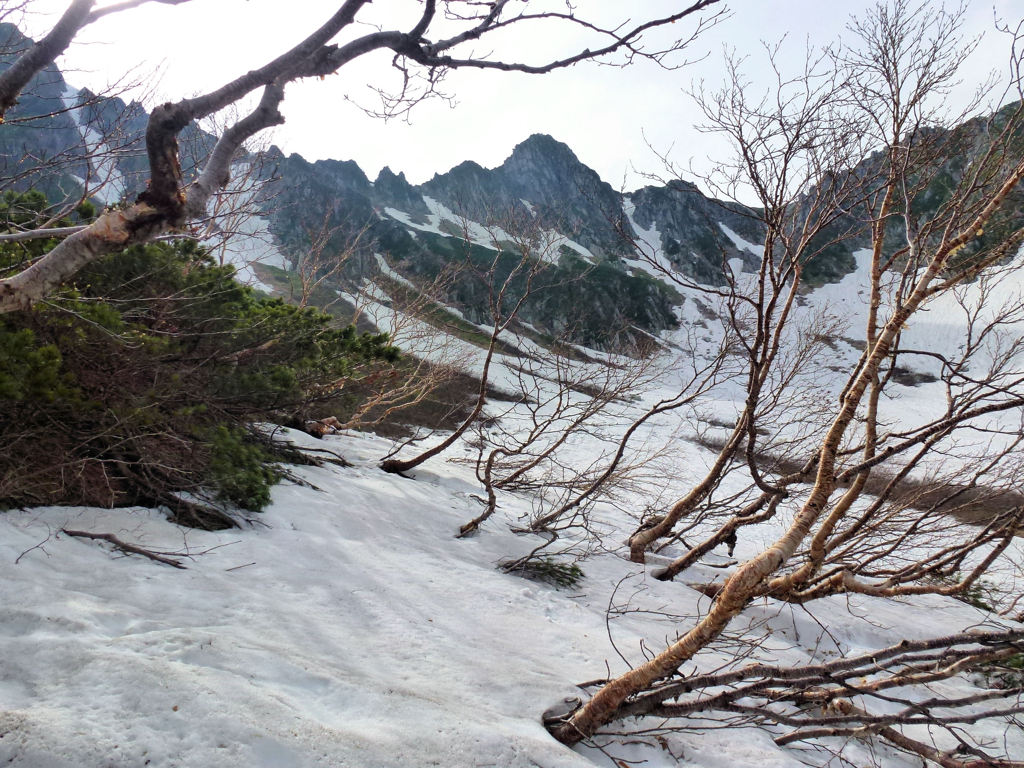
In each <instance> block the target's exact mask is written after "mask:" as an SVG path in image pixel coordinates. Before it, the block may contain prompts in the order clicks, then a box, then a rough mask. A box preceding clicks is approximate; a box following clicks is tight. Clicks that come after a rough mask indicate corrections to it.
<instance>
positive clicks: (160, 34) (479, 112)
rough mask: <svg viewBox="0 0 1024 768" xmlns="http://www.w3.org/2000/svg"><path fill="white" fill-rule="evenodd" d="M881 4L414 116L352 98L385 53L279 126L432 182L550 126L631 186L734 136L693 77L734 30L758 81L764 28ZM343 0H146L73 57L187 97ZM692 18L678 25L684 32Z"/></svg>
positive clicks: (787, 7) (799, 40)
mask: <svg viewBox="0 0 1024 768" xmlns="http://www.w3.org/2000/svg"><path fill="white" fill-rule="evenodd" d="M101 4H108V3H107V2H106V0H104V2H101ZM29 5H30V8H31V9H32V12H33V17H32V18H31V19H29V20H28V24H29V25H30V27H31V29H30V32H31V33H33V34H36V35H38V34H39V33H41V32H44V31H45V30H46V29H47V28H48V25H49V24H52V22H53V20H55V19H56V14H59V13H60V12H61V11H62V10H63V8H64V7H65V6H66V2H61V0H33V2H32V3H30V4H29ZM418 5H419V4H418V3H416V2H414V0H378V1H377V2H375V3H372V4H371V6H369V10H371V11H372V13H373V14H375V17H374V19H373V20H374V21H377V22H379V23H382V24H384V25H385V26H387V27H390V28H393V27H398V28H404V27H407V26H409V25H408V24H406V23H404V22H405V20H406V19H408V18H413V16H411V15H410V13H415V11H416V7H417V6H418ZM576 5H577V8H578V11H579V12H580V13H581V14H583V13H588V14H596V15H597V17H599V18H602V19H611V18H615V19H617V20H620V19H625V18H626V17H627V15H632V16H633V17H634V18H640V17H642V16H648V15H654V14H657V13H659V12H661V13H667V12H670V11H671V10H673V9H676V8H678V7H680V6H681V5H682V3H680V2H678V0H674V1H673V0H629V1H627V0H578V2H577V3H576ZM869 5H870V3H868V2H864V0H843V1H842V2H839V1H833V0H729V2H728V3H727V8H728V9H729V12H730V16H729V18H726V19H724V20H722V21H721V22H720V23H719V24H717V25H716V26H714V27H713V28H712V29H710V30H708V31H706V32H705V33H704V34H703V35H702V36H701V37H700V38H699V39H698V40H697V41H696V42H695V43H693V44H692V46H691V47H690V48H689V49H688V56H689V58H691V59H701V60H700V61H698V62H697V63H694V64H692V65H691V66H688V67H686V68H684V69H682V70H678V71H664V70H662V69H660V68H658V67H657V66H655V65H654V64H652V63H651V62H641V63H639V64H636V65H634V66H631V67H629V68H626V69H616V68H611V67H601V66H597V65H594V64H582V65H578V66H576V67H573V68H571V69H568V70H564V71H561V72H557V73H553V74H548V75H544V76H531V75H521V74H511V73H502V72H476V71H468V70H463V71H458V72H454V73H452V74H451V75H450V76H449V78H448V79H447V81H446V83H445V89H446V90H447V91H448V92H450V93H451V94H452V95H453V96H454V98H455V102H456V103H455V106H454V108H452V107H450V106H449V105H448V104H447V103H445V102H443V101H440V100H434V101H430V102H426V103H423V104H420V105H418V106H417V107H416V108H415V109H414V110H413V112H412V114H411V115H410V117H409V122H408V123H406V122H403V121H400V120H391V121H388V122H384V121H383V120H380V119H375V118H372V117H369V116H367V115H366V114H364V113H363V112H362V111H361V110H360V109H359V108H358V107H357V106H355V105H354V104H353V103H352V101H355V102H357V103H361V104H363V105H366V106H370V107H373V106H376V105H377V104H378V101H377V99H376V96H375V94H374V92H373V90H371V87H372V86H374V85H378V84H381V83H386V82H390V81H389V80H388V79H387V78H389V77H391V73H390V72H389V70H390V67H389V62H390V59H389V57H387V56H386V55H376V56H374V57H371V58H368V59H367V60H364V61H357V62H355V63H353V64H351V65H348V66H346V67H345V68H343V69H342V70H340V72H339V73H338V74H336V75H333V76H329V77H328V78H327V79H326V80H324V81H319V80H315V79H314V80H307V81H303V82H300V83H296V84H292V85H290V86H289V88H288V91H287V98H286V101H285V105H284V110H283V111H284V113H285V116H286V118H287V124H286V125H285V126H283V127H281V128H278V129H276V131H275V133H274V135H273V140H274V141H275V142H276V143H277V144H279V145H280V146H281V147H282V149H284V150H285V151H286V152H299V153H300V154H302V155H303V156H304V157H306V158H307V159H310V160H315V159H319V158H337V159H354V160H356V161H357V162H358V163H359V165H360V166H361V167H362V168H363V170H364V171H365V172H366V173H367V174H368V175H369V176H370V178H371V179H373V178H374V177H375V176H376V174H377V172H378V171H379V170H380V168H381V167H382V166H384V165H388V166H390V167H391V168H392V169H393V170H395V171H404V172H405V173H406V175H407V176H408V178H409V179H410V181H412V182H413V183H419V182H422V181H425V180H427V179H429V178H430V177H431V176H432V175H433V174H434V173H437V172H444V171H446V170H448V169H449V168H450V167H452V166H453V165H456V164H457V163H459V162H461V161H463V160H467V159H471V160H475V161H477V162H478V163H480V164H482V165H484V166H487V167H493V166H495V165H499V164H500V163H501V162H502V160H504V158H505V157H506V156H507V155H508V154H509V152H510V151H511V150H512V148H513V147H514V146H515V145H516V144H517V143H519V142H520V141H522V140H523V139H524V138H526V137H527V136H529V135H530V134H532V133H538V132H541V133H548V134H551V135H552V136H554V137H555V138H557V139H559V140H561V141H564V142H566V143H567V144H569V145H570V146H571V147H572V149H573V150H574V151H575V152H576V154H577V155H578V156H579V158H580V159H581V160H582V161H583V162H584V163H586V164H587V165H589V166H590V167H592V168H594V169H595V170H597V171H598V173H600V175H601V176H602V178H604V179H605V180H606V181H608V182H609V183H611V184H612V185H613V186H616V187H619V186H623V185H624V186H625V187H626V188H627V189H631V188H635V187H636V186H639V185H640V184H642V183H643V179H642V178H641V177H639V176H638V175H637V174H636V172H635V171H634V170H633V169H634V168H635V169H639V170H640V171H642V172H653V173H658V172H659V171H660V170H661V164H660V162H659V161H658V160H657V158H656V157H655V155H654V153H653V152H652V150H651V149H650V148H649V147H648V146H647V143H646V142H649V143H650V145H651V146H653V147H654V148H656V149H657V150H659V151H661V152H668V151H669V150H670V149H671V152H672V157H673V158H674V159H675V160H676V161H677V162H678V163H680V164H683V165H685V164H687V163H688V162H689V161H690V160H691V158H692V160H693V162H694V163H695V165H697V166H698V167H699V166H700V165H701V162H702V159H703V158H704V157H705V156H706V155H708V154H713V153H715V152H719V151H721V149H720V147H718V146H717V145H715V144H713V143H709V140H708V138H707V137H706V136H704V135H703V134H701V133H700V132H698V131H696V130H695V129H694V127H693V125H694V122H695V121H697V120H698V116H697V115H696V114H695V111H694V106H693V104H692V102H691V101H690V100H689V98H688V97H687V96H686V95H685V94H684V89H685V88H687V87H688V86H689V85H690V84H691V83H692V82H693V81H695V80H701V79H703V80H704V81H705V82H706V83H708V84H709V85H714V84H717V83H719V82H721V80H722V67H721V61H722V51H723V47H724V46H729V47H734V48H735V49H737V50H738V51H741V52H749V53H750V55H751V60H750V67H749V68H748V74H749V75H750V77H751V78H752V79H753V80H754V81H755V84H756V83H757V79H758V77H759V55H760V53H761V51H762V48H761V44H762V41H777V40H779V39H780V38H782V37H783V36H787V43H786V50H788V51H789V52H790V53H791V55H792V56H793V57H794V61H795V60H796V58H799V57H801V55H802V51H803V49H804V47H805V45H806V43H807V42H808V41H810V43H812V44H826V43H828V42H830V41H832V40H833V39H835V38H836V37H837V36H838V35H840V34H842V32H843V29H844V26H845V24H846V22H847V20H848V17H849V15H850V14H853V13H857V12H858V11H861V10H863V9H864V8H865V7H867V6H869ZM935 5H939V3H938V2H936V3H935ZM1020 5H1022V3H1021V0H994V2H993V0H970V2H969V3H968V12H967V19H966V23H965V30H966V33H967V34H968V35H975V34H983V33H984V34H986V35H987V37H986V43H985V44H983V45H982V46H980V47H979V49H978V51H977V53H976V55H975V56H974V57H973V59H972V61H971V62H970V66H969V67H968V68H966V69H965V71H964V73H963V74H964V79H965V81H966V82H968V83H972V82H976V81H977V80H978V79H980V78H982V77H983V76H984V73H985V72H987V71H989V70H992V69H1000V68H1004V67H1005V62H1006V53H1005V45H1003V43H1002V40H1001V39H1000V38H1001V36H999V35H997V34H994V33H992V32H991V31H990V30H991V28H992V19H993V11H995V13H996V14H997V15H999V16H1000V17H1002V18H1004V19H1011V20H1013V19H1016V18H1019V17H1020V15H1021V8H1020ZM337 6H338V3H337V2H328V1H327V0H192V1H191V2H189V3H186V4H185V5H182V6H165V5H150V6H144V7H141V8H138V9H135V10H132V11H129V12H125V13H121V14H117V15H113V16H110V17H108V18H106V19H103V20H101V21H99V22H97V23H96V24H94V25H92V26H90V27H88V28H87V30H86V31H84V32H83V33H82V35H81V36H80V42H78V43H76V45H75V46H74V47H73V48H72V49H71V50H70V51H69V52H68V54H67V55H66V56H65V57H63V59H62V60H61V61H60V62H59V64H60V65H61V66H62V68H65V69H66V70H70V71H67V72H66V77H67V79H68V80H69V81H70V82H71V83H72V84H73V85H78V86H88V87H90V88H92V89H94V90H98V89H101V88H102V87H103V86H104V85H105V84H106V83H107V82H110V81H112V80H114V79H116V78H117V77H119V76H120V75H121V74H123V73H124V72H125V71H126V70H129V69H131V68H136V71H137V72H140V73H144V74H146V75H149V74H151V73H153V72H154V71H155V70H157V69H158V70H159V72H160V79H159V81H158V83H159V84H158V86H157V92H156V93H155V94H151V95H149V96H147V97H146V99H147V101H152V99H154V98H157V97H159V98H175V99H176V98H181V97H182V96H185V95H192V94H194V93H196V92H200V91H203V90H209V89H211V88H213V87H216V86H218V85H220V84H222V83H223V82H224V81H226V80H228V79H230V78H233V77H235V76H237V75H238V74H241V73H242V72H244V71H246V70H247V69H249V68H251V67H255V66H259V65H260V64H262V63H265V62H266V61H267V60H268V59H269V58H272V57H273V56H274V55H276V54H277V53H280V52H282V51H284V50H286V49H287V47H289V46H290V45H292V44H294V43H295V42H297V41H298V40H300V39H302V38H303V37H304V36H305V35H307V34H308V33H309V32H310V31H311V30H312V29H314V28H315V27H316V26H318V25H319V24H320V23H322V22H323V21H324V20H325V19H326V18H327V17H328V16H329V15H330V14H331V13H332V12H333V11H334V10H335V9H336V8H337ZM563 7H564V4H563ZM46 14H50V15H46ZM683 24H688V25H690V27H692V26H693V25H692V22H689V21H684V22H680V24H679V25H676V27H681V26H682V25H683ZM361 31H366V29H365V28H364V30H361ZM683 31H685V30H683V29H679V28H673V29H671V32H673V33H675V34H676V35H677V36H678V34H680V33H682V32H683ZM579 42H580V41H579V40H577V39H575V38H567V37H565V36H564V33H561V36H560V35H552V34H548V33H546V32H544V31H541V30H536V29H535V30H532V31H531V33H530V35H529V36H523V35H519V36H515V37H511V36H510V37H509V38H508V39H503V40H501V41H498V45H499V46H500V48H499V50H500V51H501V52H504V53H505V54H506V55H510V54H509V53H508V52H509V51H513V50H514V51H517V52H521V53H522V58H524V59H527V60H534V61H536V60H537V59H538V57H540V56H543V54H544V53H545V52H551V51H559V50H561V51H566V50H571V49H573V48H574V47H575V45H576V44H578V43H579ZM584 45H585V43H584ZM760 61H763V59H760ZM762 86H763V84H762ZM645 137H646V139H645Z"/></svg>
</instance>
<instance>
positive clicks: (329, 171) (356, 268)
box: [0, 25, 854, 347]
mask: <svg viewBox="0 0 1024 768" xmlns="http://www.w3.org/2000/svg"><path fill="white" fill-rule="evenodd" d="M28 42H29V41H28V40H27V38H25V37H24V36H22V35H21V33H20V32H19V31H18V30H17V29H16V28H15V27H13V26H11V25H0V51H5V52H8V53H7V54H6V55H7V56H8V59H9V57H10V55H11V54H10V52H11V51H16V50H17V49H18V48H20V47H24V46H25V45H27V44H28ZM3 66H4V61H3V57H2V56H0V68H2V67H3ZM146 118H147V115H146V112H145V110H144V108H143V107H142V105H140V104H138V103H137V102H129V103H126V102H124V101H123V100H121V99H119V98H116V97H113V98H97V97H95V96H94V95H93V94H91V93H89V92H87V91H84V90H77V89H75V88H73V87H71V86H69V85H68V84H67V82H66V81H65V80H64V77H63V74H62V73H61V72H60V70H59V69H58V68H56V67H55V66H51V67H48V68H47V69H45V70H44V71H43V72H42V73H40V75H38V76H37V77H36V79H35V81H34V82H33V84H32V85H31V86H30V87H29V88H28V89H27V90H26V93H25V95H24V96H23V97H22V98H21V100H20V102H19V104H18V106H17V107H16V109H15V110H13V111H12V112H10V113H9V118H8V122H7V124H5V125H4V126H3V127H2V129H0V175H2V177H3V178H4V179H8V180H10V181H9V182H7V184H6V186H9V187H14V188H28V187H37V188H40V189H42V190H43V191H44V192H46V194H47V195H48V196H49V197H50V198H51V199H53V200H59V199H64V198H68V197H72V198H73V197H77V196H80V195H81V192H82V186H83V184H88V185H89V186H90V188H95V189H96V190H97V191H96V192H95V193H94V195H93V196H94V199H95V200H96V201H97V202H99V203H102V204H114V203H116V202H118V201H119V200H121V199H130V198H133V197H134V196H135V195H136V194H138V192H140V191H141V190H142V188H143V185H144V180H145V168H146V160H145V152H144V146H143V139H142V137H143V133H144V129H145V124H146ZM212 142H213V137H212V136H210V135H209V134H207V133H205V132H203V131H202V130H200V129H199V128H197V127H195V126H192V127H190V129H189V130H188V131H186V132H185V135H183V136H182V142H181V144H182V147H183V148H184V149H183V166H184V171H185V174H186V178H187V177H188V175H189V174H190V173H192V172H193V171H194V170H195V168H196V167H197V165H199V164H201V162H202V158H203V156H204V153H205V152H206V151H207V150H208V149H209V148H210V146H211V145H212ZM338 151H339V153H342V152H344V146H343V145H342V146H339V149H338ZM253 161H254V158H245V159H243V161H242V162H243V163H245V164H249V165H252V164H253ZM40 165H42V166H43V170H42V171H37V170H34V169H36V168H37V167H39V166H40ZM258 167H259V170H258V173H259V175H260V176H261V178H262V180H263V181H264V182H266V184H264V185H263V191H262V192H261V193H260V195H259V197H258V199H257V204H258V205H259V207H260V213H261V215H262V218H263V219H264V220H265V221H264V225H265V229H266V230H267V231H269V233H270V235H271V236H272V237H273V239H274V241H275V245H276V248H277V249H278V251H279V253H278V254H277V255H276V256H275V257H274V258H272V259H269V261H268V263H267V264H265V265H263V266H262V267H261V265H259V264H256V265H246V269H249V268H250V267H251V268H252V269H254V270H255V271H256V272H257V273H258V272H259V271H260V270H261V269H263V270H264V272H265V271H266V270H273V269H275V268H276V269H282V268H283V269H285V270H286V271H287V270H288V269H294V268H295V267H296V266H297V265H298V264H299V263H300V262H301V261H302V260H303V259H304V258H306V254H308V252H309V249H310V245H311V242H312V241H313V240H314V239H315V238H316V235H317V233H321V234H323V233H328V234H329V237H328V238H327V246H326V249H325V251H324V253H323V256H324V257H325V259H324V260H325V262H327V263H329V262H330V260H331V259H332V258H339V257H341V255H342V254H344V255H345V258H346V263H345V267H344V270H343V272H342V274H341V275H340V276H339V277H338V278H337V279H336V280H335V282H337V283H338V284H337V285H336V286H335V287H336V288H339V289H340V288H343V287H344V284H349V285H351V284H352V281H360V280H362V279H364V278H367V277H373V276H375V275H380V272H381V270H382V261H383V262H384V263H385V264H386V265H389V268H390V269H394V270H395V271H397V273H398V274H399V275H400V276H403V277H407V278H412V279H417V278H425V279H430V278H433V277H435V276H437V275H438V274H439V273H440V272H441V271H442V270H443V269H444V268H445V267H446V266H450V265H453V264H456V265H457V264H465V263H471V264H473V265H475V266H476V267H477V268H479V269H482V268H484V267H486V266H487V265H490V264H491V263H492V262H494V259H495V254H496V253H497V252H498V251H502V254H501V256H500V257H499V258H498V261H497V262H496V264H497V267H496V268H497V271H498V274H499V276H500V275H501V274H507V273H508V271H510V270H511V268H512V265H513V264H514V263H515V261H516V260H517V259H518V255H517V248H516V247H515V246H514V243H516V242H522V241H523V240H525V239H530V238H532V240H533V243H534V250H535V253H534V254H533V258H537V259H543V260H544V261H546V262H547V266H546V268H545V269H544V271H543V272H542V273H541V275H540V276H539V277H538V278H537V281H536V283H535V285H534V288H535V289H536V290H534V292H533V293H532V294H531V296H530V298H529V300H528V301H527V302H526V303H525V305H524V307H523V308H522V310H521V312H520V319H521V320H522V321H523V322H524V323H526V324H529V326H530V327H531V328H533V329H534V330H536V331H538V332H539V333H541V334H544V335H548V336H552V337H565V338H566V340H568V341H571V342H575V343H582V344H586V345H589V346H596V347H613V346H616V345H619V344H621V343H623V342H629V341H636V340H637V339H639V338H643V337H645V336H647V335H649V334H656V333H657V332H659V331H661V330H664V329H667V328H672V327H675V326H676V325H677V322H678V321H677V313H676V311H675V309H674V308H675V306H676V305H677V304H678V303H679V301H680V298H679V296H678V294H677V293H676V292H675V291H674V290H673V288H672V287H671V285H670V284H669V282H667V281H664V280H663V279H661V276H660V273H659V271H658V269H656V268H654V267H652V265H651V263H650V261H649V260H645V259H642V258H639V257H638V256H639V254H638V253H637V249H638V248H639V249H640V250H641V251H643V252H644V254H646V255H647V256H649V257H651V258H653V259H654V260H655V261H657V262H658V263H661V264H663V265H664V266H666V267H669V268H671V269H673V270H675V271H677V272H679V273H681V274H682V275H685V276H687V277H689V278H692V279H694V280H697V281H699V282H703V283H708V284H720V283H721V282H722V281H723V265H724V264H726V263H727V262H729V261H730V260H734V259H738V260H740V262H743V263H745V264H747V265H749V266H753V265H755V264H756V263H757V254H758V243H760V242H762V241H763V236H762V234H761V231H760V228H759V225H758V223H757V220H756V218H754V217H753V216H752V215H751V214H752V213H753V212H752V211H751V210H750V209H746V208H744V207H743V206H740V205H737V204H734V203H730V204H725V203H722V202H720V201H717V200H714V199H711V198H709V197H707V196H705V195H704V194H702V193H701V192H700V190H699V189H698V188H697V187H696V186H695V185H693V184H690V183H688V182H684V181H673V182H670V183H669V184H667V185H665V186H647V187H644V188H642V189H639V190H636V191H634V192H630V193H621V192H619V191H617V190H615V189H614V188H613V187H612V186H611V185H609V184H608V183H607V182H605V181H603V180H602V179H601V178H600V176H598V174H597V173H596V172H595V171H594V170H592V169H591V168H588V167H587V166H586V165H584V164H583V163H581V162H580V161H579V159H578V158H577V157H576V155H575V154H574V153H573V151H572V150H571V149H570V148H569V147H568V146H567V145H566V144H563V143H562V142H560V141H557V140H555V139H554V138H552V137H550V136H547V135H543V134H536V135H533V136H530V137H529V138H527V139H526V140H525V141H523V142H522V143H520V144H519V145H518V146H516V147H515V149H514V150H513V151H512V154H511V155H510V156H509V157H508V158H507V159H506V160H505V162H504V163H502V164H501V165H500V166H498V167H497V168H493V169H487V168H483V167H482V166H480V165H478V164H477V163H474V162H472V161H466V162H464V163H461V164H460V165H458V166H456V167H455V168H452V169H451V170H450V171H448V172H447V173H443V174H438V175H436V176H434V178H432V179H431V180H429V181H428V182H426V183H425V184H420V185H418V186H414V185H412V184H410V183H409V182H408V181H407V180H406V178H405V176H404V175H403V174H402V173H400V172H399V173H395V172H394V171H392V170H391V169H389V168H384V169H383V170H382V171H381V172H380V173H379V174H378V175H377V178H376V179H374V180H373V181H372V182H371V181H370V180H369V179H368V178H367V176H366V175H365V173H363V171H362V169H360V168H359V166H358V165H357V164H356V163H355V162H353V161H343V160H319V161H316V162H312V163H311V162H308V161H307V160H305V159H304V158H303V157H301V156H300V155H297V154H292V155H287V156H286V155H284V154H283V153H282V152H281V151H280V150H279V149H277V148H276V147H274V148H272V149H271V150H270V151H269V152H268V153H267V154H266V156H264V157H263V158H262V159H261V162H260V163H259V164H258ZM263 234H264V235H266V232H264V233H263ZM264 250H266V248H264ZM349 251H351V252H350V253H349ZM813 266H814V269H813V271H811V270H809V273H810V274H808V275H807V277H809V278H811V279H810V282H811V283H812V284H813V283H818V284H820V283H824V282H834V281H836V280H838V279H840V278H841V277H842V276H843V275H844V274H847V273H849V272H850V271H852V270H853V268H854V260H853V257H852V249H851V247H850V246H849V245H846V244H839V245H836V246H835V247H832V248H831V249H830V250H829V251H828V252H827V253H826V254H825V255H824V256H822V257H819V258H817V259H816V260H815V262H814V265H813ZM248 274H253V273H252V272H251V271H250V272H249V273H248ZM521 290H524V285H523V284H521V283H520V284H516V285H513V286H512V290H511V291H510V292H509V296H508V297H507V298H508V299H509V300H510V301H511V300H514V299H515V298H517V296H518V294H519V292H520V291H521ZM444 300H445V303H446V304H449V305H450V306H452V307H453V308H455V309H457V310H458V311H459V312H460V313H462V315H463V316H464V317H465V318H466V319H467V320H468V321H470V322H473V323H482V324H487V323H488V322H489V320H490V314H489V311H488V308H487V300H486V291H485V290H484V288H483V286H482V285H481V284H480V283H479V281H475V280H474V279H472V278H470V277H469V276H468V270H467V275H464V276H462V277H457V278H456V279H455V280H454V281H453V282H452V284H451V285H450V286H449V288H448V289H447V295H446V296H445V297H444Z"/></svg>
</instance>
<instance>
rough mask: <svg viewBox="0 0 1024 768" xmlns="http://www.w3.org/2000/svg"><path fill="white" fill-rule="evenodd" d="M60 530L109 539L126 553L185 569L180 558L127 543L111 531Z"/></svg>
mask: <svg viewBox="0 0 1024 768" xmlns="http://www.w3.org/2000/svg"><path fill="white" fill-rule="evenodd" d="M60 532H61V533H66V534H67V535H68V536H74V537H76V538H79V539H98V540H100V541H109V542H110V543H111V544H113V545H114V546H115V547H117V548H118V549H120V550H121V551H122V552H124V553H126V554H129V555H142V556H143V557H148V558H149V559H150V560H156V562H158V563H163V564H164V565H169V566H171V567H172V568H178V569H180V570H185V566H184V565H182V564H181V561H180V560H175V559H174V558H171V557H165V556H164V555H160V554H157V553H156V552H152V551H150V550H148V549H144V548H142V547H140V546H137V545H135V544H129V543H128V542H126V541H121V539H119V538H117V536H115V535H114V534H112V533H91V532H90V531H72V530H69V529H67V528H61V529H60Z"/></svg>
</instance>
